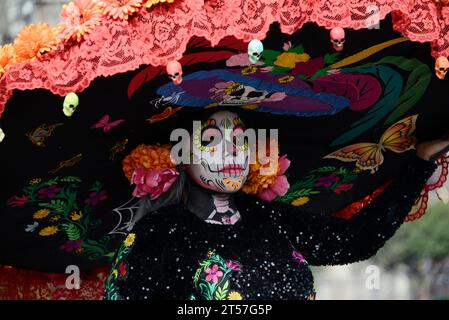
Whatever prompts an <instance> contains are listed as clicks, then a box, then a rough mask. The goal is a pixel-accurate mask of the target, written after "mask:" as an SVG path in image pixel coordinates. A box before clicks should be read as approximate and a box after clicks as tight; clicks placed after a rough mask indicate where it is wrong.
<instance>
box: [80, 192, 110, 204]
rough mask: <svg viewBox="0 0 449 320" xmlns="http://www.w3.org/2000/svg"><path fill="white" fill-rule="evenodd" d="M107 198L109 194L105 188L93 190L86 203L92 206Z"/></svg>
mask: <svg viewBox="0 0 449 320" xmlns="http://www.w3.org/2000/svg"><path fill="white" fill-rule="evenodd" d="M107 198H108V194H107V192H106V191H105V190H103V191H101V192H91V193H90V194H89V197H88V198H87V199H86V200H85V201H84V203H85V204H88V205H91V206H96V205H97V204H98V203H99V202H100V201H103V200H106V199H107Z"/></svg>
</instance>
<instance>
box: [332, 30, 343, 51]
mask: <svg viewBox="0 0 449 320" xmlns="http://www.w3.org/2000/svg"><path fill="white" fill-rule="evenodd" d="M345 41H346V39H345V30H344V29H343V28H340V27H335V28H333V29H332V30H331V42H332V46H333V47H334V49H335V50H336V51H342V50H343V47H344V44H345Z"/></svg>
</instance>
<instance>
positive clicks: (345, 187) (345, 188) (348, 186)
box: [334, 183, 354, 194]
mask: <svg viewBox="0 0 449 320" xmlns="http://www.w3.org/2000/svg"><path fill="white" fill-rule="evenodd" d="M353 186H354V184H352V183H343V184H341V185H339V186H337V187H336V188H335V190H334V192H335V193H336V194H340V193H341V192H343V191H349V190H351V189H352V187H353Z"/></svg>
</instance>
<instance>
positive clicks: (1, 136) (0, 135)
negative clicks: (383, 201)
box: [0, 128, 5, 142]
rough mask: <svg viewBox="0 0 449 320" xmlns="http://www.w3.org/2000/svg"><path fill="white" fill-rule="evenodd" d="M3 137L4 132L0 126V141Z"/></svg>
mask: <svg viewBox="0 0 449 320" xmlns="http://www.w3.org/2000/svg"><path fill="white" fill-rule="evenodd" d="M3 139H5V133H4V132H3V130H2V128H0V142H2V141H3Z"/></svg>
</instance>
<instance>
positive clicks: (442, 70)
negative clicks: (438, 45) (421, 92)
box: [435, 57, 449, 80]
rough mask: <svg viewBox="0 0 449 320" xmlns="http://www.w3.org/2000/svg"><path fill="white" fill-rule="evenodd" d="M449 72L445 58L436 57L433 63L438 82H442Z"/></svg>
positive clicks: (448, 63) (448, 64)
mask: <svg viewBox="0 0 449 320" xmlns="http://www.w3.org/2000/svg"><path fill="white" fill-rule="evenodd" d="M448 71H449V60H448V59H447V58H446V57H438V59H437V60H436V61H435V74H436V76H437V77H438V79H440V80H444V78H445V77H446V74H447V72H448Z"/></svg>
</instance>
